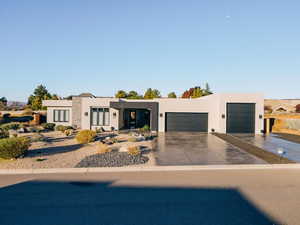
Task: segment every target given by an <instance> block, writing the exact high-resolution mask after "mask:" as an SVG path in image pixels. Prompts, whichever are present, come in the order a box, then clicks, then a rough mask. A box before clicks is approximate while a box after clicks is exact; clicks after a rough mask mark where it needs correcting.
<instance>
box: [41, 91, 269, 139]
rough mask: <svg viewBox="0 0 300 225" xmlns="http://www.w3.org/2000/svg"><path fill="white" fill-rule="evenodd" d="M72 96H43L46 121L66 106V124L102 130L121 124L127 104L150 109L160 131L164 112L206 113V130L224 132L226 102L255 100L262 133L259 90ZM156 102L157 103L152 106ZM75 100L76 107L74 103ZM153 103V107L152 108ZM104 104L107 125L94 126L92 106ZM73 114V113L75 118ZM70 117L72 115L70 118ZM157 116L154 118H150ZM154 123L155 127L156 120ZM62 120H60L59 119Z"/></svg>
mask: <svg viewBox="0 0 300 225" xmlns="http://www.w3.org/2000/svg"><path fill="white" fill-rule="evenodd" d="M78 98H80V97H75V98H73V101H72V100H69V101H67V100H46V101H43V105H44V106H47V122H49V123H50V122H51V123H53V122H54V119H53V115H54V113H53V110H54V109H69V110H70V118H69V119H70V120H69V122H66V123H64V124H65V125H73V126H76V127H77V128H80V129H96V128H100V127H102V128H103V129H105V130H110V129H112V128H113V129H116V130H119V129H122V128H123V127H124V123H125V122H124V110H125V109H126V108H143V107H144V108H145V109H146V110H149V111H150V113H151V119H150V120H151V121H150V124H151V128H153V127H155V129H154V130H157V131H159V132H165V131H166V113H176V112H177V113H207V115H208V122H207V123H208V132H211V131H215V132H220V133H226V132H227V104H228V103H251V104H255V122H254V123H255V125H254V126H255V130H254V132H255V133H261V131H262V130H263V129H264V127H263V126H264V124H263V115H264V97H263V95H262V94H213V95H209V96H205V97H201V98H196V99H182V98H177V99H170V98H159V99H153V100H127V99H118V98H100V97H84V98H83V97H82V98H80V99H78ZM149 103H155V104H157V107H154V106H155V104H154V105H153V104H149ZM74 104H76V107H74ZM153 107H154V108H153ZM94 108H101V109H102V108H105V109H106V110H107V116H106V117H108V114H109V118H106V123H107V124H106V125H101V126H95V125H93V123H92V115H91V114H92V110H93V109H94ZM156 108H157V109H156ZM73 117H76V121H75V119H74V118H73ZM72 118H73V119H72ZM153 120H157V121H153ZM153 122H155V123H157V127H156V126H155V123H153ZM59 124H61V123H59Z"/></svg>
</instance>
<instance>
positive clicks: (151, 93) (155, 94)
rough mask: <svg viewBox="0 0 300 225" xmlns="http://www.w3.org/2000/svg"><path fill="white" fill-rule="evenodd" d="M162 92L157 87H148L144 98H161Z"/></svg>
mask: <svg viewBox="0 0 300 225" xmlns="http://www.w3.org/2000/svg"><path fill="white" fill-rule="evenodd" d="M160 97H161V94H160V91H159V90H157V89H153V90H152V88H148V89H147V91H146V92H145V94H144V99H153V98H160Z"/></svg>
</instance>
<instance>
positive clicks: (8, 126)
mask: <svg viewBox="0 0 300 225" xmlns="http://www.w3.org/2000/svg"><path fill="white" fill-rule="evenodd" d="M19 128H20V123H15V122H13V123H6V124H3V125H1V129H3V130H18V129H19Z"/></svg>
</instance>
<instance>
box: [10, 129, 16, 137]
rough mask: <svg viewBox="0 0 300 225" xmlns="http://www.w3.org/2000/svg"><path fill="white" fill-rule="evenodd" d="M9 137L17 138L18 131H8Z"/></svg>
mask: <svg viewBox="0 0 300 225" xmlns="http://www.w3.org/2000/svg"><path fill="white" fill-rule="evenodd" d="M8 133H9V137H17V136H18V132H17V131H16V130H8Z"/></svg>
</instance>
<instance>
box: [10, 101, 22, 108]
mask: <svg viewBox="0 0 300 225" xmlns="http://www.w3.org/2000/svg"><path fill="white" fill-rule="evenodd" d="M7 106H8V107H24V106H26V103H25V102H18V101H8V102H7Z"/></svg>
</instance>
